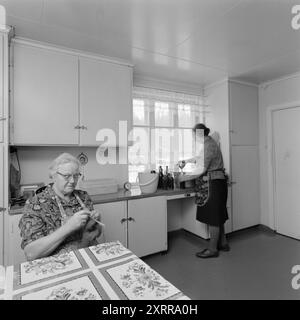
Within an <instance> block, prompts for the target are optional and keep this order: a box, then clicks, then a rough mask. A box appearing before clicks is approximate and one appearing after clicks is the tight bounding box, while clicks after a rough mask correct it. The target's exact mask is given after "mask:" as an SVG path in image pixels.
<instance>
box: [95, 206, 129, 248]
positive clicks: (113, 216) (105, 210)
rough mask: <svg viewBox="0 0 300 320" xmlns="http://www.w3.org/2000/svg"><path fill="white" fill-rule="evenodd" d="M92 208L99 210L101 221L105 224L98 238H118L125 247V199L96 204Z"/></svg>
mask: <svg viewBox="0 0 300 320" xmlns="http://www.w3.org/2000/svg"><path fill="white" fill-rule="evenodd" d="M94 208H95V209H97V210H99V211H100V213H101V221H102V222H103V223H104V224H105V227H104V229H103V233H102V236H101V237H100V240H103V242H110V241H117V240H118V241H120V242H121V243H122V244H123V246H125V247H127V220H126V217H127V201H118V202H110V203H103V204H97V205H94Z"/></svg>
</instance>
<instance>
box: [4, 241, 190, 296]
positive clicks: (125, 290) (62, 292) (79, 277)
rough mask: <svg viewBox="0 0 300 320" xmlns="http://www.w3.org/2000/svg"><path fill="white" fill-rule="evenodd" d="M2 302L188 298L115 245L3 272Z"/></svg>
mask: <svg viewBox="0 0 300 320" xmlns="http://www.w3.org/2000/svg"><path fill="white" fill-rule="evenodd" d="M1 298H2V299H5V300H189V298H188V297H187V296H186V295H184V294H183V293H182V292H181V291H180V290H179V289H177V288H176V287H175V286H173V285H172V284H171V283H170V282H168V281H167V280H166V279H164V278H163V277H162V276H161V275H159V274H158V273H157V272H156V271H155V270H153V269H152V268H151V267H150V266H148V265H147V264H146V263H145V262H143V261H142V260H141V259H139V258H138V257H137V256H136V255H134V254H133V253H132V252H131V251H130V250H128V249H127V248H125V247H124V246H123V245H122V244H121V243H120V242H119V241H114V242H106V243H102V244H98V245H97V246H92V247H88V248H84V249H79V250H75V251H70V252H66V253H62V254H59V255H53V256H50V257H47V258H42V259H37V260H33V261H29V262H24V263H21V264H18V265H14V266H9V267H7V268H6V275H5V289H4V291H3V292H0V299H1Z"/></svg>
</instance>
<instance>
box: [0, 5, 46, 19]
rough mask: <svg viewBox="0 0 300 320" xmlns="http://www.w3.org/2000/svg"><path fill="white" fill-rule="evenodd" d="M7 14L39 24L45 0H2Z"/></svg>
mask: <svg viewBox="0 0 300 320" xmlns="http://www.w3.org/2000/svg"><path fill="white" fill-rule="evenodd" d="M0 4H1V5H3V6H4V7H5V9H6V13H7V14H9V15H13V16H18V17H23V19H28V20H34V21H37V22H39V21H40V20H41V16H42V12H43V0H0Z"/></svg>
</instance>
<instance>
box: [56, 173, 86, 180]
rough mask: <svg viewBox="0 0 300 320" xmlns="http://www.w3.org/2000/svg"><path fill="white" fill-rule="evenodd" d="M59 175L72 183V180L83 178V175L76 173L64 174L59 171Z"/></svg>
mask: <svg viewBox="0 0 300 320" xmlns="http://www.w3.org/2000/svg"><path fill="white" fill-rule="evenodd" d="M56 173H58V174H59V175H61V176H62V177H63V178H64V179H65V180H67V181H70V180H71V178H72V177H73V179H74V180H78V179H79V178H80V177H81V173H76V174H63V173H60V172H58V171H56Z"/></svg>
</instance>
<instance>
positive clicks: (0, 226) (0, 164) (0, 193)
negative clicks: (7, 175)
mask: <svg viewBox="0 0 300 320" xmlns="http://www.w3.org/2000/svg"><path fill="white" fill-rule="evenodd" d="M3 169H4V146H3V144H2V143H0V177H3V173H4V172H3ZM5 187H7V186H5V184H4V179H2V178H1V179H0V265H3V261H4V256H3V253H4V247H3V245H4V241H3V240H4V214H5V213H6V212H7V211H6V210H5V209H4V208H5V201H4V188H5Z"/></svg>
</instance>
